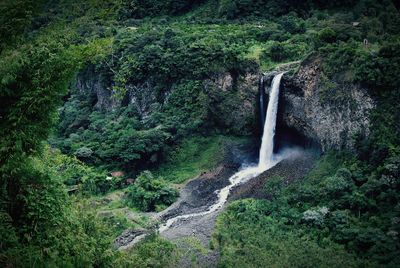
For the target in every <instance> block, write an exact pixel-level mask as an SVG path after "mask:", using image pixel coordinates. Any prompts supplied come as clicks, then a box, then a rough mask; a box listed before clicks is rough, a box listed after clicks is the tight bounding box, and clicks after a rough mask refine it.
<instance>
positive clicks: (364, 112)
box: [281, 57, 375, 151]
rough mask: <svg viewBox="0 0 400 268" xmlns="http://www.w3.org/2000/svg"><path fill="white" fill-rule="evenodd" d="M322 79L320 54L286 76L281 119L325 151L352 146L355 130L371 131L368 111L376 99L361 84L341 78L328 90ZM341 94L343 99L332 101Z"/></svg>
mask: <svg viewBox="0 0 400 268" xmlns="http://www.w3.org/2000/svg"><path fill="white" fill-rule="evenodd" d="M322 79H323V77H322V72H321V59H319V58H318V57H313V58H311V59H309V60H307V61H305V62H303V63H302V64H301V65H300V67H299V69H298V71H297V72H295V74H294V75H290V74H288V75H286V76H284V78H283V80H282V91H281V92H282V98H283V101H282V105H283V107H282V109H281V111H282V114H281V120H283V122H284V124H285V125H286V126H288V127H290V128H293V129H295V130H296V131H298V132H299V133H301V134H303V135H304V136H306V137H307V138H309V139H311V140H313V141H314V142H316V143H318V144H319V145H320V146H321V149H322V150H323V151H326V150H329V149H331V148H333V149H342V148H348V149H351V148H353V146H354V135H355V134H358V133H363V135H368V134H369V126H370V121H369V114H370V111H371V109H372V108H374V107H375V103H374V101H373V99H372V98H371V97H370V96H369V95H368V93H367V90H366V89H365V88H362V87H361V86H360V85H356V84H344V83H343V84H341V83H340V82H339V83H337V87H336V88H335V89H333V90H331V91H328V92H327V91H326V89H325V88H324V86H325V84H324V83H323V82H322ZM324 79H325V78H324ZM329 94H330V95H329ZM340 95H343V96H342V97H341V98H340V99H338V100H335V101H329V100H332V99H335V97H337V96H340Z"/></svg>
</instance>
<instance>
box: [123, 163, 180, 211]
mask: <svg viewBox="0 0 400 268" xmlns="http://www.w3.org/2000/svg"><path fill="white" fill-rule="evenodd" d="M178 195H179V193H178V191H177V190H176V189H174V188H171V187H169V186H168V184H167V183H166V182H164V181H163V180H162V179H155V178H154V176H153V175H152V174H151V172H150V171H143V172H142V173H141V174H140V175H139V176H138V177H137V179H136V181H135V184H134V185H132V186H130V187H129V188H128V190H127V193H126V196H125V200H126V202H127V204H128V205H130V206H135V207H138V208H139V209H140V210H142V211H155V210H156V209H162V208H164V207H165V206H169V205H171V204H172V203H173V202H175V200H176V198H177V197H178Z"/></svg>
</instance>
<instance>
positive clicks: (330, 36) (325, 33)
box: [318, 28, 336, 43]
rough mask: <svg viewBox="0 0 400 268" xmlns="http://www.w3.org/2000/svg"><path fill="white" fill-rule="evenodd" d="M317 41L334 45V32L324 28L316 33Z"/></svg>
mask: <svg viewBox="0 0 400 268" xmlns="http://www.w3.org/2000/svg"><path fill="white" fill-rule="evenodd" d="M318 40H319V41H320V42H321V43H334V42H336V32H335V31H334V30H332V29H331V28H324V29H322V30H321V31H319V32H318Z"/></svg>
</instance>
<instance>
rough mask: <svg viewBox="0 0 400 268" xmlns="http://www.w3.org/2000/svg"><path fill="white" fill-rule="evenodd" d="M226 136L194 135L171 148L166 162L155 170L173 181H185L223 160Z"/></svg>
mask: <svg viewBox="0 0 400 268" xmlns="http://www.w3.org/2000/svg"><path fill="white" fill-rule="evenodd" d="M225 139H226V137H224V136H212V137H192V138H189V139H186V140H184V141H183V142H182V143H181V144H180V145H179V147H177V148H175V149H173V150H171V152H170V153H168V155H167V157H166V158H167V159H166V162H165V164H163V165H161V166H160V168H159V169H157V170H155V171H153V173H154V174H155V175H156V176H160V177H163V178H164V179H165V180H167V181H169V182H173V183H183V182H185V181H187V180H188V179H191V178H193V177H195V176H197V175H199V174H201V173H202V172H204V171H207V170H210V169H212V168H214V167H216V165H217V164H218V162H220V161H221V160H222V155H221V151H222V150H223V141H224V140H225Z"/></svg>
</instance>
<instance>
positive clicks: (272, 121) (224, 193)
mask: <svg viewBox="0 0 400 268" xmlns="http://www.w3.org/2000/svg"><path fill="white" fill-rule="evenodd" d="M282 76H283V73H281V74H278V75H276V76H275V77H274V79H273V81H272V86H271V93H270V96H269V101H268V108H267V116H266V121H265V124H264V132H263V137H262V143H261V148H260V160H259V163H258V165H257V166H251V167H247V168H243V169H242V170H240V171H238V172H236V173H235V174H234V175H233V176H231V177H230V178H229V185H228V186H226V187H224V188H222V189H220V190H218V191H216V193H217V194H218V200H217V202H216V203H214V204H212V205H211V206H209V207H208V208H207V209H206V210H205V211H203V212H198V213H191V214H185V215H179V216H176V217H173V218H170V219H168V220H167V221H166V222H165V223H164V224H163V225H161V226H160V228H159V229H158V230H159V232H160V233H162V232H164V231H166V230H168V229H169V228H170V227H171V226H172V225H173V224H175V223H176V222H178V221H179V220H184V219H188V218H192V217H199V216H204V215H207V214H209V213H212V212H214V211H217V210H218V209H220V208H222V206H223V205H224V204H225V203H226V201H227V200H228V196H229V193H230V191H231V189H232V188H233V187H235V186H237V185H238V184H240V183H244V182H246V181H248V180H250V179H252V178H254V177H257V176H258V175H260V174H261V173H262V172H264V171H266V170H267V169H269V168H271V167H273V166H274V165H275V164H277V162H279V161H278V160H277V161H275V160H274V159H273V152H274V136H275V127H276V115H277V112H278V99H279V86H280V81H281V78H282ZM261 83H263V82H262V80H261ZM260 86H261V88H262V87H263V85H260ZM262 113H264V111H263V110H262ZM262 118H263V117H262Z"/></svg>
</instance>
